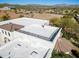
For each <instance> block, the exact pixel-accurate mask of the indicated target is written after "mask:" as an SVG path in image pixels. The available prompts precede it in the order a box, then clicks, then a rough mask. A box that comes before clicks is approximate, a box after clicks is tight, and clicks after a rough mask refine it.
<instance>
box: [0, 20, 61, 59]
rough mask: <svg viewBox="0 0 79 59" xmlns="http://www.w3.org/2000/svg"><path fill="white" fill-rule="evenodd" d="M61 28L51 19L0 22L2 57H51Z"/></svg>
mask: <svg viewBox="0 0 79 59" xmlns="http://www.w3.org/2000/svg"><path fill="white" fill-rule="evenodd" d="M60 34H61V28H58V27H53V26H50V25H49V21H47V20H41V19H33V18H18V19H13V20H8V21H3V22H0V45H1V47H0V57H3V58H49V57H51V53H52V51H53V49H54V47H55V44H56V41H57V39H59V38H60Z"/></svg>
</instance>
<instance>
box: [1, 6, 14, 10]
mask: <svg viewBox="0 0 79 59" xmlns="http://www.w3.org/2000/svg"><path fill="white" fill-rule="evenodd" d="M11 9H15V7H14V6H5V7H3V8H0V10H11Z"/></svg>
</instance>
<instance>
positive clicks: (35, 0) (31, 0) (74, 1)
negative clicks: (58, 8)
mask: <svg viewBox="0 0 79 59" xmlns="http://www.w3.org/2000/svg"><path fill="white" fill-rule="evenodd" d="M4 3H6V4H19V5H27V4H39V5H57V4H64V5H79V0H60V1H57V0H53V1H52V0H19V1H18V0H7V1H6V0H1V1H0V4H4Z"/></svg>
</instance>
